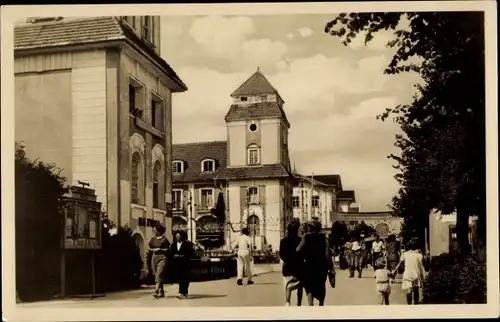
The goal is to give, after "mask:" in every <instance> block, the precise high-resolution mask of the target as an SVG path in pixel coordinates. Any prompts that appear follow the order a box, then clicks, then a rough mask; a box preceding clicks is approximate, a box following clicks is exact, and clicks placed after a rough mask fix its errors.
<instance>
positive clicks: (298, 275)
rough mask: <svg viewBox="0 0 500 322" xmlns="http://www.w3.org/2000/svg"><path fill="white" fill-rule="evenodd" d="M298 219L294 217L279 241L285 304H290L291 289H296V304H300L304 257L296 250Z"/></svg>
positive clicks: (298, 240) (298, 237)
mask: <svg viewBox="0 0 500 322" xmlns="http://www.w3.org/2000/svg"><path fill="white" fill-rule="evenodd" d="M299 229H300V221H299V220H298V219H297V218H294V219H293V220H292V221H291V222H290V223H289V224H288V227H287V230H288V235H287V236H286V237H285V238H283V239H282V240H281V242H280V250H279V256H280V259H281V261H282V262H283V263H282V268H283V269H282V273H283V280H284V284H285V305H286V306H290V300H291V297H292V291H294V290H297V306H301V305H302V295H303V287H302V283H301V280H302V275H303V266H304V265H303V264H304V259H303V258H302V257H301V256H300V255H299V253H298V252H297V247H298V246H299V244H300V241H301V238H300V236H299Z"/></svg>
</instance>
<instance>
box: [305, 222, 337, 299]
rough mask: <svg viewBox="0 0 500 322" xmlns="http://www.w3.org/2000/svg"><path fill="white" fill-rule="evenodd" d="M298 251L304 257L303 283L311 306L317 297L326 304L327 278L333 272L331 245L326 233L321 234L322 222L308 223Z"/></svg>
mask: <svg viewBox="0 0 500 322" xmlns="http://www.w3.org/2000/svg"><path fill="white" fill-rule="evenodd" d="M297 251H298V252H299V254H300V255H301V256H302V257H303V258H304V266H303V272H304V274H303V278H302V284H303V286H304V288H305V290H306V294H307V301H308V302H309V306H313V305H314V299H317V300H318V302H319V305H320V306H323V305H324V304H325V296H326V280H327V278H328V273H329V272H333V261H332V256H331V255H332V254H331V250H330V246H329V245H328V240H327V238H326V236H325V235H323V234H321V223H319V222H314V223H310V224H309V225H308V231H307V232H305V233H304V234H303V237H302V241H301V242H300V245H299V246H298V247H297Z"/></svg>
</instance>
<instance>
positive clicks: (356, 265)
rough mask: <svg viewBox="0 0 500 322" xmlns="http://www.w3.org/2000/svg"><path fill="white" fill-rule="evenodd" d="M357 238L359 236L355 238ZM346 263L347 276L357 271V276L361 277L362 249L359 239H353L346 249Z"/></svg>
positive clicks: (352, 275) (351, 275) (351, 276)
mask: <svg viewBox="0 0 500 322" xmlns="http://www.w3.org/2000/svg"><path fill="white" fill-rule="evenodd" d="M357 239H359V238H357ZM346 255H347V257H346V259H347V264H348V266H349V277H350V278H353V277H354V272H355V271H357V272H358V278H361V275H362V272H363V257H364V254H363V249H362V248H361V244H360V242H359V240H353V241H352V242H351V243H350V247H349V249H348V250H347V254H346Z"/></svg>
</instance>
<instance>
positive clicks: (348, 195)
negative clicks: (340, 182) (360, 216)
mask: <svg viewBox="0 0 500 322" xmlns="http://www.w3.org/2000/svg"><path fill="white" fill-rule="evenodd" d="M338 199H348V200H352V201H353V202H355V201H356V198H355V195H354V190H342V191H340V193H339V196H338Z"/></svg>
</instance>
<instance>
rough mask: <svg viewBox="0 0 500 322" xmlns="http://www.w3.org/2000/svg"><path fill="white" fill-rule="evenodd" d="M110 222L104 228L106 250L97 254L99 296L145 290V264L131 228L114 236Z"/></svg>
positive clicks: (105, 223) (122, 230) (103, 236)
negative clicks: (130, 290) (101, 294)
mask: <svg viewBox="0 0 500 322" xmlns="http://www.w3.org/2000/svg"><path fill="white" fill-rule="evenodd" d="M111 229H112V228H111V226H110V224H109V222H107V220H106V219H104V220H103V225H102V248H101V250H99V251H98V252H97V254H96V267H95V269H96V273H97V275H96V276H97V279H98V280H97V281H96V287H97V291H98V292H113V291H121V290H128V289H134V288H139V287H140V286H141V279H142V268H143V261H142V258H141V255H140V250H139V247H138V245H137V244H136V241H135V238H134V237H133V234H132V231H131V229H130V228H128V227H119V228H117V229H116V234H110V230H111Z"/></svg>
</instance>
